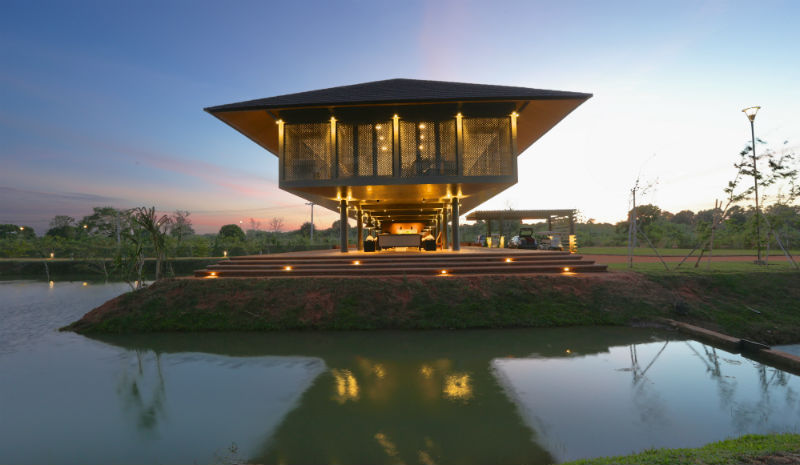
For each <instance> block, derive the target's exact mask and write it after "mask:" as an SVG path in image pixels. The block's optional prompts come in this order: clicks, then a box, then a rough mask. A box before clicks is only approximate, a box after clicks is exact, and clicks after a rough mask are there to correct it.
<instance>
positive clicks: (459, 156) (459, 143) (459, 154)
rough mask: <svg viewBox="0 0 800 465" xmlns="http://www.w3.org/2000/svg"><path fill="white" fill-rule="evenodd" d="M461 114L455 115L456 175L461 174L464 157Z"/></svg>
mask: <svg viewBox="0 0 800 465" xmlns="http://www.w3.org/2000/svg"><path fill="white" fill-rule="evenodd" d="M462 118H463V116H461V113H459V114H457V115H456V173H457V175H458V176H463V175H464V173H463V172H462V168H463V163H462V161H463V159H464V126H463V122H462V121H461V120H462Z"/></svg>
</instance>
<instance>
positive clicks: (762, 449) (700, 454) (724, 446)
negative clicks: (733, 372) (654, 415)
mask: <svg viewBox="0 0 800 465" xmlns="http://www.w3.org/2000/svg"><path fill="white" fill-rule="evenodd" d="M612 464H614V465H617V464H618V465H625V464H640V465H649V464H670V465H684V464H685V465H712V464H713V465H726V464H730V465H739V464H742V465H768V464H770V465H771V464H775V465H777V464H784V465H793V464H794V465H796V464H800V434H771V435H767V436H762V435H747V436H742V437H740V438H737V439H728V440H726V441H720V442H715V443H712V444H708V445H706V446H704V447H700V448H697V449H653V450H648V451H645V452H642V453H641V454H633V455H624V456H620V457H603V458H597V459H589V460H577V461H574V462H567V463H563V464H562V465H612Z"/></svg>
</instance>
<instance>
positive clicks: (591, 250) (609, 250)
mask: <svg viewBox="0 0 800 465" xmlns="http://www.w3.org/2000/svg"><path fill="white" fill-rule="evenodd" d="M691 251H692V250H691V249H663V248H662V249H658V253H660V254H661V255H669V256H679V257H683V256H686V255H687V254H688V253H689V252H691ZM790 252H791V253H792V255H795V256H798V257H800V250H791V251H790ZM578 253H582V254H587V255H588V254H597V255H628V248H627V247H578ZM699 253H700V250H696V251H695V252H694V256H697V255H698V254H699ZM761 253H762V255H763V254H765V253H766V251H765V250H762V252H761ZM633 254H634V255H655V252H653V249H651V248H650V247H637V248H636V249H635V250H634V252H633ZM769 254H770V256H775V255H780V256H783V251H782V250H780V249H770V252H769ZM706 255H708V252H706ZM714 255H717V256H719V255H752V256H755V255H757V253H756V250H755V249H714Z"/></svg>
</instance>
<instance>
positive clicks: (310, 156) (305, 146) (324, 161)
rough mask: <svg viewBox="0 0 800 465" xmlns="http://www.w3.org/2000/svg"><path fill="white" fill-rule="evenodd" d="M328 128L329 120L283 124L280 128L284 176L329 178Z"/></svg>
mask: <svg viewBox="0 0 800 465" xmlns="http://www.w3.org/2000/svg"><path fill="white" fill-rule="evenodd" d="M330 128H331V125H330V123H312V124H287V125H286V126H285V127H284V140H285V142H284V179H286V180H287V181H298V180H308V179H331V177H332V175H333V173H332V171H333V170H332V168H333V157H332V156H331V155H332V151H331V147H330V146H331V139H330Z"/></svg>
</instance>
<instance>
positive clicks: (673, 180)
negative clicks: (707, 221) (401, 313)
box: [0, 0, 800, 233]
mask: <svg viewBox="0 0 800 465" xmlns="http://www.w3.org/2000/svg"><path fill="white" fill-rule="evenodd" d="M798 21H800V2H796V1H786V2H779V1H762V2H753V1H749V2H723V1H709V2H701V1H686V2H679V1H670V2H640V1H637V2H613V1H612V2H596V1H586V2H578V1H575V2H538V1H520V2H503V1H491V2H489V1H479V2H469V1H433V0H430V1H418V2H417V1H404V2H397V1H393V2H389V1H380V0H373V1H345V0H341V1H337V2H303V1H284V2H245V1H235V2H214V3H211V2H207V3H205V2H195V1H185V2H138V1H135V2H118V1H97V2H77V1H76V2H72V1H70V2H64V1H58V2H52V3H49V2H38V1H20V2H14V1H8V0H5V1H3V2H2V5H0V163H1V164H0V223H15V224H25V225H30V226H33V227H34V228H35V229H36V230H37V232H39V233H43V232H44V231H45V230H46V229H47V224H48V222H49V220H50V219H51V218H52V217H53V216H54V215H57V214H67V215H71V216H74V217H78V218H80V217H81V216H83V215H86V214H88V213H90V211H91V207H93V206H103V205H111V206H114V207H118V208H129V207H133V206H142V205H147V206H150V205H154V206H156V208H158V209H159V210H161V211H165V212H168V211H172V210H175V209H182V210H189V211H190V212H191V213H192V215H191V219H192V221H193V223H194V225H195V229H196V230H197V231H198V232H215V231H217V230H218V229H219V227H220V226H221V225H223V224H226V223H238V222H239V221H244V222H245V223H246V222H247V221H248V219H249V218H251V217H252V218H256V219H257V220H259V221H261V222H262V223H264V224H265V225H266V223H267V222H268V221H269V219H270V218H272V217H282V218H284V220H285V223H286V225H287V228H296V227H299V225H300V224H301V223H302V222H303V221H308V219H309V209H308V207H307V206H305V205H304V201H303V200H302V199H300V198H298V197H295V196H293V195H291V194H288V193H285V192H283V191H281V190H279V189H278V187H277V171H278V170H277V168H278V160H277V158H276V157H275V156H273V155H272V154H270V153H268V152H266V151H264V150H263V149H262V148H260V147H258V146H257V145H255V144H254V143H253V142H251V141H250V140H248V139H247V138H245V137H244V136H242V135H241V134H239V133H237V132H236V131H234V130H233V129H231V128H230V127H228V126H226V125H224V124H223V123H221V122H220V121H218V120H216V119H215V118H213V117H212V116H210V115H209V114H207V113H205V112H204V111H203V110H202V109H203V108H204V107H207V106H212V105H218V104H224V103H230V102H235V101H241V100H248V99H254V98H261V97H269V96H273V95H279V94H284V93H292V92H300V91H305V90H312V89H319V88H324V87H331V86H337V85H346V84H355V83H360V82H366V81H374V80H381V79H389V78H398V77H404V78H416V79H435V80H447V81H460V82H475V83H485V84H499V85H514V86H525V87H534V88H543V89H556V90H566V91H577V92H589V93H593V94H594V97H593V98H592V99H590V100H589V101H588V102H586V103H585V104H584V105H582V106H581V107H579V108H578V109H577V110H576V111H575V112H573V113H572V114H571V115H569V116H568V117H567V118H566V119H565V120H564V121H562V122H561V123H560V124H559V125H557V126H556V127H555V128H554V129H553V130H552V131H550V132H549V133H548V134H546V135H545V136H544V137H543V138H542V139H541V140H539V141H538V142H537V143H535V144H534V145H533V146H532V147H531V148H530V149H528V150H527V151H526V152H525V153H523V154H522V155H521V157H520V165H519V178H520V180H519V181H520V182H519V183H518V184H517V185H516V186H514V187H512V188H510V189H508V190H507V191H505V192H503V193H502V194H500V195H499V196H497V197H495V198H494V199H492V200H491V201H490V202H488V203H487V204H484V205H483V206H482V207H480V208H493V209H502V208H508V207H511V208H518V209H523V208H525V209H536V208H577V209H579V210H580V211H581V212H582V214H583V215H584V217H586V218H594V219H596V220H598V221H610V222H616V221H619V220H621V219H623V218H624V216H625V214H626V211H627V209H628V207H629V190H630V188H631V186H632V185H633V182H634V180H635V179H636V177H637V175H639V174H641V177H642V179H643V180H644V181H645V182H646V183H651V182H655V181H657V184H656V185H655V187H654V188H653V189H652V190H651V191H650V192H649V193H648V194H647V195H645V196H644V198H643V199H642V200H641V201H642V202H650V203H656V204H657V205H659V206H661V207H662V208H664V209H667V210H670V211H673V212H674V211H679V210H682V209H692V210H697V209H706V208H711V207H713V205H714V199H715V198H717V199H719V198H722V195H723V194H722V189H723V188H724V186H725V184H726V183H727V181H728V180H729V179H730V178H731V177H732V176H733V174H734V172H733V168H732V163H733V162H734V161H735V160H736V158H737V155H738V152H739V151H740V150H741V149H742V148H743V147H744V145H745V144H746V143H747V142H748V141H749V138H750V127H749V123H748V122H747V119H746V117H745V116H744V114H742V112H741V109H742V108H745V107H747V106H751V105H761V106H762V109H761V112H760V113H759V114H758V117H757V118H756V135H757V136H758V137H760V138H762V139H764V140H766V141H767V142H768V143H769V146H770V147H775V148H778V147H779V146H780V145H781V144H782V143H783V142H784V141H785V140H788V141H789V143H788V144H787V146H789V147H800V52H798V50H799V49H800V26H799V25H798ZM464 213H466V212H464ZM336 218H337V214H336V213H334V212H329V211H325V210H324V209H322V208H318V209H316V210H315V220H316V221H315V223H316V225H317V227H318V228H327V227H329V226H330V224H331V223H332V222H333V221H334V220H335V219H336Z"/></svg>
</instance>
